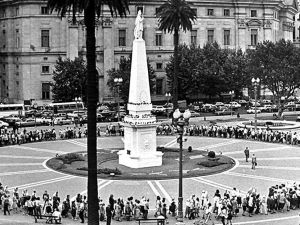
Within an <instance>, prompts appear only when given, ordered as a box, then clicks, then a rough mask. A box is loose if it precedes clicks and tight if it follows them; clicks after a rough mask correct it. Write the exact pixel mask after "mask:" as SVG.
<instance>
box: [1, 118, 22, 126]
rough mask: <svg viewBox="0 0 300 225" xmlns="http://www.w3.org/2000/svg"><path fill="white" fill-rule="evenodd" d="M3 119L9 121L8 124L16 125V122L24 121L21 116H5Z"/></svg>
mask: <svg viewBox="0 0 300 225" xmlns="http://www.w3.org/2000/svg"><path fill="white" fill-rule="evenodd" d="M1 120H2V121H4V122H5V123H8V126H14V125H15V124H16V123H18V122H20V121H22V120H21V119H20V118H19V117H3V118H1Z"/></svg>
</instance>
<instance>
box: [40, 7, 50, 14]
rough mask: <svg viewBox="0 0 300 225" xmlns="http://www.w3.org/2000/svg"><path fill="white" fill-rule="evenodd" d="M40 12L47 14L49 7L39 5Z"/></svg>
mask: <svg viewBox="0 0 300 225" xmlns="http://www.w3.org/2000/svg"><path fill="white" fill-rule="evenodd" d="M41 14H43V15H48V14H49V8H48V7H47V6H42V7H41Z"/></svg>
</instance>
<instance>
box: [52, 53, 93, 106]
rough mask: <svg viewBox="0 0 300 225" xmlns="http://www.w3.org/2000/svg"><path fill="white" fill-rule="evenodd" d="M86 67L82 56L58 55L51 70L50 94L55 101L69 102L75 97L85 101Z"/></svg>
mask: <svg viewBox="0 0 300 225" xmlns="http://www.w3.org/2000/svg"><path fill="white" fill-rule="evenodd" d="M86 79H87V69H86V65H85V62H84V60H83V59H82V58H75V60H70V59H65V60H63V59H62V58H61V57H59V58H58V59H57V61H56V65H55V69H54V71H53V81H54V82H53V84H52V94H53V99H54V101H55V102H70V101H73V100H74V99H75V97H81V98H82V100H83V101H84V102H85V101H86V88H85V87H86Z"/></svg>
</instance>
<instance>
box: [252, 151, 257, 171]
mask: <svg viewBox="0 0 300 225" xmlns="http://www.w3.org/2000/svg"><path fill="white" fill-rule="evenodd" d="M251 161H252V169H253V170H255V167H256V166H257V161H256V156H255V154H253V155H252V160H251Z"/></svg>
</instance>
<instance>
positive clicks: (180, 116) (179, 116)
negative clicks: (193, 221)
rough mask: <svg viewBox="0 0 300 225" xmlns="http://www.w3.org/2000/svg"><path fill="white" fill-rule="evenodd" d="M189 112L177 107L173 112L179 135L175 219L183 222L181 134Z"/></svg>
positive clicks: (187, 120)
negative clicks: (177, 188)
mask: <svg viewBox="0 0 300 225" xmlns="http://www.w3.org/2000/svg"><path fill="white" fill-rule="evenodd" d="M190 117H191V112H190V111H189V110H188V109H186V110H185V112H184V113H181V112H180V111H179V109H176V110H175V111H174V113H173V118H174V125H175V126H176V127H177V133H178V134H179V137H178V139H177V142H178V143H179V191H178V192H179V193H178V216H177V221H178V222H183V205H182V204H183V197H182V143H183V140H182V136H183V132H184V126H185V125H187V124H188V122H189V118H190Z"/></svg>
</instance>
